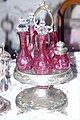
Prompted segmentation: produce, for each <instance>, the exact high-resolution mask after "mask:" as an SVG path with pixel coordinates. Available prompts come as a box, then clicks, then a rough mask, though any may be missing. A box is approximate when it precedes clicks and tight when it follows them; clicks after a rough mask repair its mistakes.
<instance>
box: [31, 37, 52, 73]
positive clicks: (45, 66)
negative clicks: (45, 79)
mask: <svg viewBox="0 0 80 120" xmlns="http://www.w3.org/2000/svg"><path fill="white" fill-rule="evenodd" d="M37 37H38V39H39V56H38V58H37V59H36V61H35V64H34V67H33V69H34V71H35V73H36V74H40V75H45V74H50V73H51V71H52V66H51V61H50V59H49V57H48V55H47V52H46V38H47V35H46V36H44V35H37Z"/></svg>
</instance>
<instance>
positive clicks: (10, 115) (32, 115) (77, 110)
mask: <svg viewBox="0 0 80 120" xmlns="http://www.w3.org/2000/svg"><path fill="white" fill-rule="evenodd" d="M72 54H73V55H72ZM70 61H71V64H72V66H73V67H72V68H73V71H74V74H76V73H77V74H76V77H75V78H73V79H72V80H71V81H70V82H68V83H65V84H61V85H56V86H55V87H56V88H60V89H61V90H62V91H64V93H65V94H66V95H67V97H68V106H67V107H66V108H65V111H66V114H64V113H63V114H62V113H61V112H53V111H51V112H50V111H46V110H32V111H28V112H27V113H23V114H19V115H18V114H17V113H18V109H17V107H16V104H15V98H16V96H17V94H19V93H20V91H22V90H24V88H28V87H32V86H30V85H27V84H21V83H20V82H18V81H17V80H15V79H14V78H13V70H14V68H15V62H12V63H11V69H10V71H11V85H10V86H9V89H8V90H7V91H5V92H1V93H0V95H1V96H3V97H4V98H6V99H7V100H9V101H10V102H11V110H9V111H8V112H7V113H6V114H4V115H3V116H0V120H80V52H75V53H70Z"/></svg>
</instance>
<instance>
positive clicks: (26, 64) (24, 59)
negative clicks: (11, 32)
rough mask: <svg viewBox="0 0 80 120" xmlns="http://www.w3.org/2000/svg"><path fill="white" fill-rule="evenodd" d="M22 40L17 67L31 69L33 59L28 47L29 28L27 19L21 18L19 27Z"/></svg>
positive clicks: (21, 69) (22, 69) (24, 69)
mask: <svg viewBox="0 0 80 120" xmlns="http://www.w3.org/2000/svg"><path fill="white" fill-rule="evenodd" d="M17 29H18V32H17V34H18V35H19V40H20V52H19V54H18V56H17V58H16V68H17V69H18V70H20V71H26V70H30V69H31V68H32V64H33V60H32V57H31V55H30V54H29V52H28V49H27V45H26V44H27V43H26V35H28V28H27V25H26V20H25V19H23V18H21V20H20V24H19V25H18V27H17Z"/></svg>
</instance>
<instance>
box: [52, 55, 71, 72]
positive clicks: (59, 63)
mask: <svg viewBox="0 0 80 120" xmlns="http://www.w3.org/2000/svg"><path fill="white" fill-rule="evenodd" d="M52 63H53V69H56V70H66V69H68V68H69V66H70V62H69V58H68V56H67V54H64V55H57V54H55V55H54V58H53V59H52Z"/></svg>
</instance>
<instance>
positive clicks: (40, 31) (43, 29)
mask: <svg viewBox="0 0 80 120" xmlns="http://www.w3.org/2000/svg"><path fill="white" fill-rule="evenodd" d="M45 24H46V23H45V21H44V20H43V19H42V20H40V23H39V25H38V27H37V28H36V31H37V33H38V34H39V35H46V34H47V33H48V32H49V30H48V28H47V26H46V25H45Z"/></svg>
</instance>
